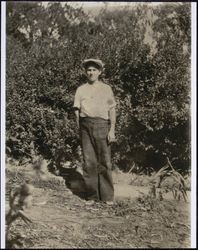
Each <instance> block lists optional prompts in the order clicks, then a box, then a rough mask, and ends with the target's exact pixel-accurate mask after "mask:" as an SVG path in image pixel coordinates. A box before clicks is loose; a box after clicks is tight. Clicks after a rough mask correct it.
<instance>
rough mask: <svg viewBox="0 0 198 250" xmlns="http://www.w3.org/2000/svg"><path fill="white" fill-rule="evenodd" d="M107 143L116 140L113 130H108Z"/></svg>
mask: <svg viewBox="0 0 198 250" xmlns="http://www.w3.org/2000/svg"><path fill="white" fill-rule="evenodd" d="M107 139H108V142H109V143H111V142H115V141H116V138H115V132H114V131H113V130H110V131H109V133H108V136H107Z"/></svg>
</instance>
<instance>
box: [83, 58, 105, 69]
mask: <svg viewBox="0 0 198 250" xmlns="http://www.w3.org/2000/svg"><path fill="white" fill-rule="evenodd" d="M89 64H95V65H96V66H98V68H100V69H101V70H102V69H103V67H104V64H103V62H102V61H101V60H99V59H93V58H90V59H85V60H84V61H83V63H82V65H83V67H84V68H86V67H87V66H88V65H89Z"/></svg>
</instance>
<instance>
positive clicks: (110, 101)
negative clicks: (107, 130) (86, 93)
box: [107, 87, 116, 109]
mask: <svg viewBox="0 0 198 250" xmlns="http://www.w3.org/2000/svg"><path fill="white" fill-rule="evenodd" d="M107 103H108V105H109V109H112V108H114V107H115V106H116V101H115V97H114V94H113V91H112V88H111V87H109V98H108V101H107Z"/></svg>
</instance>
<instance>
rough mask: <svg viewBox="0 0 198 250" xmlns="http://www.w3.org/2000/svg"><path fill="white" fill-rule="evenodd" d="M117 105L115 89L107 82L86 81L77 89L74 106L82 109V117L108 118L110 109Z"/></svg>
mask: <svg viewBox="0 0 198 250" xmlns="http://www.w3.org/2000/svg"><path fill="white" fill-rule="evenodd" d="M115 106H116V102H115V98H114V95H113V91H112V89H111V87H110V86H109V85H107V84H105V83H102V82H98V83H95V84H93V85H92V84H89V83H85V84H83V85H82V86H80V87H78V89H77V91H76V94H75V98H74V107H75V108H78V109H79V110H80V117H99V118H103V119H106V120H108V119H109V110H110V109H111V108H113V107H115Z"/></svg>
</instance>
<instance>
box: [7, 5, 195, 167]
mask: <svg viewBox="0 0 198 250" xmlns="http://www.w3.org/2000/svg"><path fill="white" fill-rule="evenodd" d="M189 28H190V4H188V3H181V4H180V3H178V4H163V5H160V6H157V7H154V6H149V5H148V4H144V5H141V6H140V5H137V7H134V8H130V7H127V8H122V9H119V10H114V11H111V10H107V9H103V10H101V13H100V15H98V16H94V17H93V18H90V17H89V16H87V15H86V14H85V13H84V12H83V10H82V9H80V8H79V9H74V8H73V7H71V6H69V5H68V4H65V5H61V4H60V3H49V4H48V6H47V8H44V6H43V5H42V4H40V3H14V2H10V3H7V102H6V108H7V110H6V114H7V116H6V126H7V138H6V143H7V144H6V145H7V153H8V154H10V155H11V156H12V157H15V158H17V157H18V158H21V157H24V156H26V157H27V156H28V155H31V150H32V149H31V146H30V145H32V144H31V142H32V143H33V148H34V151H36V152H37V153H38V154H42V155H43V156H44V157H45V158H47V159H50V160H51V161H52V162H56V164H58V162H60V161H61V160H62V161H64V160H70V161H74V160H75V158H77V154H76V149H77V147H78V145H79V144H80V140H79V136H78V130H77V128H76V126H75V119H74V114H73V110H72V105H73V97H74V93H75V90H76V88H77V87H78V86H79V85H80V84H82V83H83V82H84V81H85V77H84V75H83V70H82V67H81V62H82V60H83V59H84V58H89V57H98V58H101V59H102V60H103V61H104V62H105V71H104V74H103V77H104V81H105V82H107V83H108V84H109V85H111V86H112V88H113V91H114V93H115V96H116V100H117V125H116V133H117V139H118V140H117V143H115V144H114V145H113V148H112V151H113V162H114V164H115V165H118V166H119V167H120V168H121V169H123V170H125V171H128V170H129V169H130V168H131V165H132V164H133V163H136V164H137V165H138V166H139V167H140V169H143V170H149V171H150V170H152V169H159V168H161V166H163V165H164V162H165V160H166V157H167V156H168V157H169V158H170V160H171V162H173V163H174V166H176V168H177V169H181V170H182V171H183V170H187V169H188V168H189V164H190V127H189V122H190V115H189V110H190V68H189V65H190V39H191V38H190V32H189V30H190V29H189ZM24 31H25V32H24ZM181 135H182V136H181ZM149 171H148V172H149Z"/></svg>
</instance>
